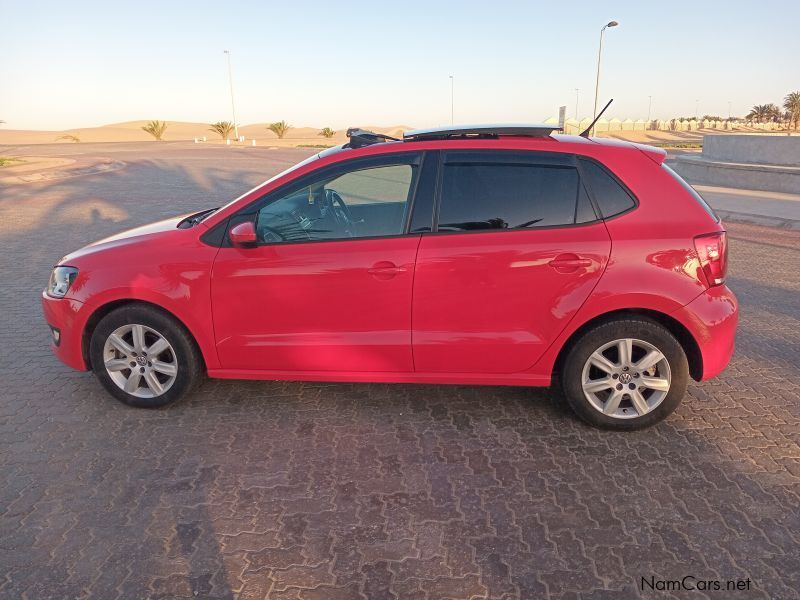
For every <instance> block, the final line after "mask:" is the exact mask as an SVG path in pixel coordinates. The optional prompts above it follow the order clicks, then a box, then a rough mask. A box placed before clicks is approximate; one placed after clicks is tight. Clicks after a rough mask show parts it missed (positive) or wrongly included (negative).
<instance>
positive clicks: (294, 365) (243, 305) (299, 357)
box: [211, 153, 420, 372]
mask: <svg viewBox="0 0 800 600" xmlns="http://www.w3.org/2000/svg"><path fill="white" fill-rule="evenodd" d="M351 163H352V164H351ZM348 165H349V166H347V167H338V168H333V169H330V168H329V169H325V170H323V171H324V172H322V173H320V174H317V175H315V174H313V173H312V174H311V175H308V176H305V177H304V178H302V180H301V181H299V182H296V183H295V184H289V186H288V188H287V189H284V190H278V191H276V192H273V193H271V194H269V195H268V197H267V198H265V199H264V200H263V201H260V202H259V203H257V204H258V206H256V208H255V209H254V210H253V211H248V210H246V211H244V212H245V213H247V214H243V215H239V216H237V217H234V218H233V219H232V221H231V224H232V225H233V224H234V223H236V222H241V220H242V219H253V220H254V221H255V225H256V230H257V233H258V239H259V243H258V245H257V246H256V247H254V248H234V247H223V248H221V249H220V252H219V254H218V256H217V259H216V261H215V263H214V268H213V274H212V287H211V293H212V304H213V312H214V329H215V335H216V340H217V351H218V355H219V359H220V362H221V364H222V367H223V368H224V369H236V370H249V371H306V372H308V371H344V372H365V371H366V372H411V371H413V362H412V355H411V293H412V282H413V277H414V260H415V257H416V252H417V247H418V245H419V239H420V237H419V235H418V234H417V235H409V234H406V231H407V228H408V225H407V223H408V221H409V210H410V208H411V205H412V196H413V193H414V190H415V181H416V179H417V178H418V170H419V156H418V155H417V154H416V153H403V154H397V155H391V156H389V157H383V158H379V159H371V160H368V161H366V163H365V162H356V161H349V162H348ZM237 219H238V221H237Z"/></svg>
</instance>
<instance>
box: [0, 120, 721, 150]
mask: <svg viewBox="0 0 800 600" xmlns="http://www.w3.org/2000/svg"><path fill="white" fill-rule="evenodd" d="M146 124H147V121H126V122H124V123H111V124H109V125H103V126H101V127H84V128H79V129H65V130H63V131H39V130H22V129H7V128H6V127H7V126H0V144H20V145H22V144H24V145H27V144H51V143H54V142H58V143H64V144H69V143H73V142H72V141H71V140H69V139H63V136H77V137H78V138H79V139H80V141H81V142H145V141H153V142H155V140H154V139H153V137H152V136H151V135H150V134H148V133H146V132H144V131H142V126H144V125H146ZM268 125H269V124H268V123H252V124H249V125H242V126H240V127H239V135H243V136H245V138H247V139H246V142H245V143H246V144H248V145H249V144H250V143H251V140H256V144H257V145H259V146H265V145H266V146H281V147H287V146H299V145H333V144H342V143H344V142H346V141H347V136H346V135H345V131H346V130H345V129H339V130H337V131H336V134H335V135H334V136H333V137H332V138H324V137H322V136H320V135H319V132H320V129H321V128H319V127H292V128H291V129H289V131H288V132H287V134H286V135H285V137H284V139H278V136H276V135H275V134H274V133H272V132H271V131H270V130H269V129H267V126H268ZM353 126H354V127H363V128H364V129H369V130H372V131H376V132H379V133H385V134H387V135H390V136H392V137H402V135H403V131H406V130H408V129H412V127H409V126H405V125H394V126H391V127H381V126H376V125H355V124H354V125H353ZM709 133H724V131H721V130H718V129H709V130H704V129H700V130H698V131H613V132H611V133H610V134H608V133H603V134H600V135H609V136H610V137H614V138H617V139H623V140H628V141H632V142H644V143H649V144H665V143H699V142H701V141H702V136H703V135H704V134H709ZM203 136H205V137H206V141H207V143H217V144H220V143H223V141H222V139H221V138H220V136H219V135H218V134H217V133H215V132H213V131H209V125H208V124H207V123H191V122H185V121H168V125H167V130H166V132H165V133H164V140H165V141H186V140H194V138H202V137H203ZM59 138H62V139H59Z"/></svg>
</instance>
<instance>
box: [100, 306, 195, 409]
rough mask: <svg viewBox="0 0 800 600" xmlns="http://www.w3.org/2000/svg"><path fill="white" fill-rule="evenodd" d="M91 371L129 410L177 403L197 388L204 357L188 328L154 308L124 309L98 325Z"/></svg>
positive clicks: (130, 307) (124, 307) (114, 312)
mask: <svg viewBox="0 0 800 600" xmlns="http://www.w3.org/2000/svg"><path fill="white" fill-rule="evenodd" d="M89 353H90V358H91V363H92V369H93V370H94V373H95V375H97V377H98V379H99V380H100V382H101V383H102V384H103V386H104V387H105V388H106V389H107V390H108V391H109V392H110V393H111V395H112V396H114V397H115V398H117V399H118V400H120V401H122V402H124V403H125V404H128V405H130V406H136V407H141V408H157V407H160V406H165V405H167V404H171V403H172V402H175V401H176V400H178V399H179V398H181V397H183V396H184V395H186V394H187V393H188V392H189V391H191V390H192V389H193V388H194V387H195V385H196V384H197V383H198V381H199V379H200V377H201V373H202V358H201V356H200V353H199V351H198V350H197V347H196V345H195V343H194V340H193V339H192V338H191V336H190V335H189V333H188V332H187V331H186V329H185V328H184V327H183V326H182V325H181V324H180V323H178V322H176V321H175V320H174V319H172V318H171V317H170V316H168V315H166V314H165V313H163V312H161V311H159V310H158V309H156V308H153V307H150V306H147V305H141V304H135V305H128V306H122V307H120V308H117V309H115V310H113V311H111V312H109V313H108V314H107V315H105V316H104V317H103V318H102V319H101V320H100V322H99V323H98V324H97V327H96V328H95V330H94V332H93V333H92V338H91V341H90V346H89Z"/></svg>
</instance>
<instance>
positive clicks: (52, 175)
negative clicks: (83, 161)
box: [0, 159, 127, 185]
mask: <svg viewBox="0 0 800 600" xmlns="http://www.w3.org/2000/svg"><path fill="white" fill-rule="evenodd" d="M126 166H127V163H124V162H122V161H121V160H111V159H106V160H104V161H103V162H100V163H97V164H94V165H91V166H88V167H79V168H76V169H52V170H48V171H39V172H38V173H27V174H23V175H12V176H10V177H3V178H0V183H2V184H8V185H13V184H23V183H40V182H43V181H54V180H58V179H69V178H71V177H80V176H81V175H94V174H97V173H110V172H112V171H118V170H120V169H123V168H125V167H126Z"/></svg>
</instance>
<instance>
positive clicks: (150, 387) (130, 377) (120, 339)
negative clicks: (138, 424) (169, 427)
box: [103, 324, 178, 398]
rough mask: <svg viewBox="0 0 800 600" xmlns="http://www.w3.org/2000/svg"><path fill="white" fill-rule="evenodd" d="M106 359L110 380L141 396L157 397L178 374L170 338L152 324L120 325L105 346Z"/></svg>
mask: <svg viewBox="0 0 800 600" xmlns="http://www.w3.org/2000/svg"><path fill="white" fill-rule="evenodd" d="M103 362H104V364H105V368H106V372H107V373H108V375H109V377H111V380H112V381H113V382H114V383H115V384H116V385H117V386H118V387H119V388H120V389H121V390H123V391H125V392H126V393H128V394H131V395H132V396H136V397H138V398H155V397H157V396H161V395H162V394H164V393H165V392H166V391H167V390H169V389H170V388H171V387H172V385H173V384H174V383H175V378H176V377H177V375H178V359H177V356H176V355H175V350H174V349H173V348H172V345H171V344H170V343H169V342H168V341H167V339H166V338H165V337H164V336H163V335H161V334H160V333H159V332H157V331H156V330H155V329H153V328H151V327H147V326H146V325H139V324H128V325H123V326H122V327H118V328H117V329H115V330H114V331H113V332H111V334H109V336H108V338H106V341H105V344H104V346H103Z"/></svg>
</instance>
